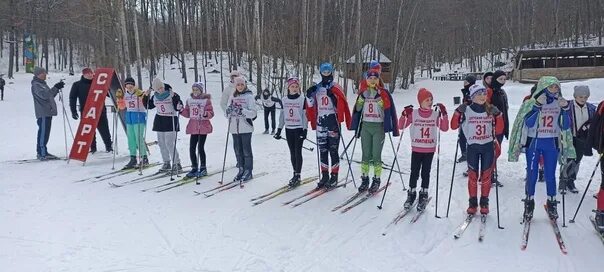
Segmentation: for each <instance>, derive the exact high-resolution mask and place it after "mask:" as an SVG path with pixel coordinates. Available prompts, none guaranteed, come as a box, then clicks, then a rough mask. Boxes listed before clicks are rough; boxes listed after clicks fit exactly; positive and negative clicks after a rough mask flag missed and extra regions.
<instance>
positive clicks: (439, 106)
mask: <svg viewBox="0 0 604 272" xmlns="http://www.w3.org/2000/svg"><path fill="white" fill-rule="evenodd" d="M436 106H437V107H438V110H439V111H440V113H441V114H442V115H447V108H446V107H445V105H443V104H442V103H436Z"/></svg>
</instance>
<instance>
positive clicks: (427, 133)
mask: <svg viewBox="0 0 604 272" xmlns="http://www.w3.org/2000/svg"><path fill="white" fill-rule="evenodd" d="M468 95H469V94H468ZM433 99H434V98H433V96H432V93H431V92H430V91H428V90H427V89H425V88H421V89H420V90H419V92H417V101H418V103H419V106H420V107H419V109H417V110H413V106H407V107H405V109H404V110H403V113H402V114H401V118H400V119H399V127H400V128H406V127H409V126H411V129H410V132H409V135H410V136H409V137H411V177H410V178H409V191H407V200H406V201H405V204H404V207H405V209H410V208H411V206H413V203H414V202H415V198H416V197H417V192H416V190H415V188H416V187H417V180H418V179H419V176H420V169H421V177H422V184H421V187H422V188H421V191H420V192H419V198H418V200H417V210H418V211H423V210H424V209H425V208H426V204H427V200H428V188H429V186H430V170H431V168H432V159H433V158H434V153H435V152H436V144H437V142H436V141H437V137H436V135H437V133H438V132H437V130H438V129H440V130H441V131H443V132H446V131H448V130H449V118H448V115H447V109H446V107H445V105H443V104H441V103H438V104H436V106H437V107H438V111H433V110H432V104H433V101H434V100H433Z"/></svg>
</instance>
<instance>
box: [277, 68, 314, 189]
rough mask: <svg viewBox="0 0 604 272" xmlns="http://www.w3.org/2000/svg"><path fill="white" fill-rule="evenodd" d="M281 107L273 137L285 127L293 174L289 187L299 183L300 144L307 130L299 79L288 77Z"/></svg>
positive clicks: (303, 98) (304, 106) (278, 137)
mask: <svg viewBox="0 0 604 272" xmlns="http://www.w3.org/2000/svg"><path fill="white" fill-rule="evenodd" d="M282 104H283V107H282V108H281V113H280V114H279V127H278V129H277V133H275V136H274V138H275V139H277V140H279V139H281V131H282V130H283V128H284V127H285V137H286V138H287V146H288V147H289V154H290V158H291V163H292V167H293V169H294V176H293V177H292V178H291V179H290V180H289V186H290V187H291V188H294V187H297V186H298V185H300V182H301V179H300V171H302V144H303V143H304V140H305V139H306V134H307V132H308V119H307V117H306V98H305V97H304V95H303V94H301V93H300V80H299V79H298V78H297V77H290V78H289V79H288V80H287V95H286V96H285V97H283V99H282Z"/></svg>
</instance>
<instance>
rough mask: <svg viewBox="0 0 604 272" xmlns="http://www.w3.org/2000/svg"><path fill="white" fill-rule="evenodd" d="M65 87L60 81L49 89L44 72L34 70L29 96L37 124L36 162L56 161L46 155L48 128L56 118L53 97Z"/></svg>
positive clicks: (40, 69) (48, 136) (52, 156)
mask: <svg viewBox="0 0 604 272" xmlns="http://www.w3.org/2000/svg"><path fill="white" fill-rule="evenodd" d="M63 87H65V83H63V81H60V82H59V83H57V84H55V85H54V87H53V88H52V89H51V88H50V87H48V84H46V70H45V69H44V68H41V67H36V68H34V78H33V79H32V81H31V94H32V95H33V97H34V110H35V112H36V119H37V123H38V138H37V139H38V140H37V144H36V153H37V158H38V160H41V161H45V160H56V159H57V156H55V155H52V154H50V153H48V150H47V149H46V145H47V144H48V139H49V138H50V128H51V124H52V117H53V116H57V103H56V102H55V96H57V94H58V93H59V90H60V89H63Z"/></svg>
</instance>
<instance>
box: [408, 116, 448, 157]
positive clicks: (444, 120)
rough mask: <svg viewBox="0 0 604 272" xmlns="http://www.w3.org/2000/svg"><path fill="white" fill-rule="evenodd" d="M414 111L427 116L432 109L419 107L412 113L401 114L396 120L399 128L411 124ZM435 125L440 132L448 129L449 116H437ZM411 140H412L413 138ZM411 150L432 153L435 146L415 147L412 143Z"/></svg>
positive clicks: (434, 150)
mask: <svg viewBox="0 0 604 272" xmlns="http://www.w3.org/2000/svg"><path fill="white" fill-rule="evenodd" d="M416 113H417V114H419V115H420V116H421V117H422V118H429V117H430V116H431V115H432V114H434V111H432V110H431V109H423V108H419V109H417V110H414V111H412V113H411V114H410V115H409V116H403V115H401V117H400V119H399V121H398V127H399V129H405V128H407V127H409V126H410V125H411V124H413V121H414V119H413V116H414V114H416ZM436 127H437V129H440V130H441V131H442V132H446V131H448V130H449V117H448V116H447V115H443V116H439V117H438V119H437V122H436ZM411 137H412V136H411ZM411 141H413V139H412V140H411ZM411 151H413V152H419V153H434V152H436V147H435V148H421V147H415V146H413V144H411Z"/></svg>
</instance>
